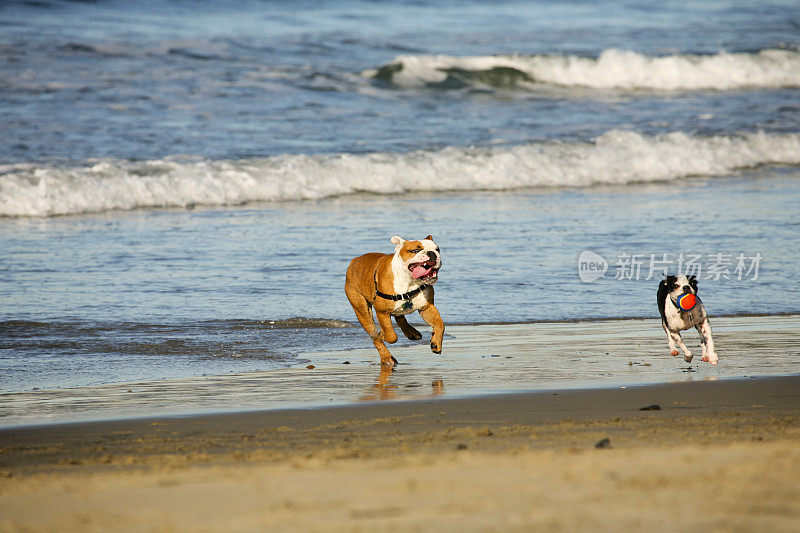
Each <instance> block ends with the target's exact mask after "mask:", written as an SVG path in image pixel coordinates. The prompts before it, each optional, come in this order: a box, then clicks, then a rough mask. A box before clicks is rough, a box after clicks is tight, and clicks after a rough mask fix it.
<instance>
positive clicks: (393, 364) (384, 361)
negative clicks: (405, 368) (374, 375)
mask: <svg viewBox="0 0 800 533" xmlns="http://www.w3.org/2000/svg"><path fill="white" fill-rule="evenodd" d="M399 364H400V363H398V362H397V359H395V358H394V356H393V355H390V356H389V359H381V366H385V367H388V368H394V367H396V366H397V365H399Z"/></svg>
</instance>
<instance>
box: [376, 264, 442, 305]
mask: <svg viewBox="0 0 800 533" xmlns="http://www.w3.org/2000/svg"><path fill="white" fill-rule="evenodd" d="M372 279H373V280H374V281H375V295H376V296H380V297H381V298H383V299H384V300H391V301H393V302H399V301H400V300H411V298H413V297H414V296H416V295H417V294H419V293H421V292H422V291H424V290H425V289H427V288H428V287H430V285H428V284H427V283H423V284H422V285H420V286H419V287H417V288H416V289H414V290H413V291H408V292H407V293H405V294H386V293H383V292H381V291H379V290H378V271H377V270H376V271H375V275H374V276H373V278H372Z"/></svg>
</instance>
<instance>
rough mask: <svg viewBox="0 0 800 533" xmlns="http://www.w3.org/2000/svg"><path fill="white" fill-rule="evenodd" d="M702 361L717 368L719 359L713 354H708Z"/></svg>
mask: <svg viewBox="0 0 800 533" xmlns="http://www.w3.org/2000/svg"><path fill="white" fill-rule="evenodd" d="M703 361H705V362H706V363H711V364H712V365H714V366H717V362H718V361H719V357H717V354H715V353H710V354H708V355H707V356H705V357H703Z"/></svg>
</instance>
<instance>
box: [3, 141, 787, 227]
mask: <svg viewBox="0 0 800 533" xmlns="http://www.w3.org/2000/svg"><path fill="white" fill-rule="evenodd" d="M763 164H786V165H800V134H797V133H793V134H766V133H754V134H744V135H741V136H714V137H695V136H690V135H687V134H685V133H681V132H675V133H671V134H667V135H660V136H657V137H648V136H643V135H640V134H638V133H635V132H630V131H618V130H612V131H609V132H607V133H605V134H603V135H601V136H600V137H598V138H597V139H595V140H594V142H587V143H564V142H545V143H532V144H527V145H521V146H511V147H492V148H456V147H448V148H445V149H443V150H440V151H414V152H410V153H405V154H396V153H374V154H367V155H352V154H340V155H333V156H331V155H315V156H308V155H284V156H277V157H270V158H263V159H246V160H238V161H207V160H194V161H192V160H186V159H177V158H176V159H164V160H155V161H147V162H132V161H126V160H101V161H96V162H93V163H90V164H86V165H83V166H40V165H33V164H22V165H20V164H17V165H5V166H0V216H7V217H21V216H34V217H41V216H51V215H65V214H75V213H90V212H102V211H109V210H118V209H135V208H140V207H185V206H192V205H237V204H242V203H247V202H257V201H287V200H308V199H319V198H325V197H330V196H337V195H345V194H351V193H355V192H371V193H379V194H398V193H403V192H409V191H469V190H505V189H518V188H527V187H551V186H555V187H562V186H565V187H584V186H591V185H595V184H625V183H634V182H651V181H663V180H674V179H679V178H682V177H686V176H693V175H711V176H713V175H724V174H728V173H730V172H731V171H733V170H735V169H741V168H748V167H754V166H757V165H763Z"/></svg>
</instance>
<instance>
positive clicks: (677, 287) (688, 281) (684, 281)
mask: <svg viewBox="0 0 800 533" xmlns="http://www.w3.org/2000/svg"><path fill="white" fill-rule="evenodd" d="M664 281H665V282H666V284H667V290H668V291H669V297H670V299H671V300H672V301H673V302H677V301H678V296H680V295H681V294H694V295H697V276H689V277H688V278H687V277H686V276H684V275H683V274H681V275H680V276H667V277H666V279H665V280H664Z"/></svg>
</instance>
